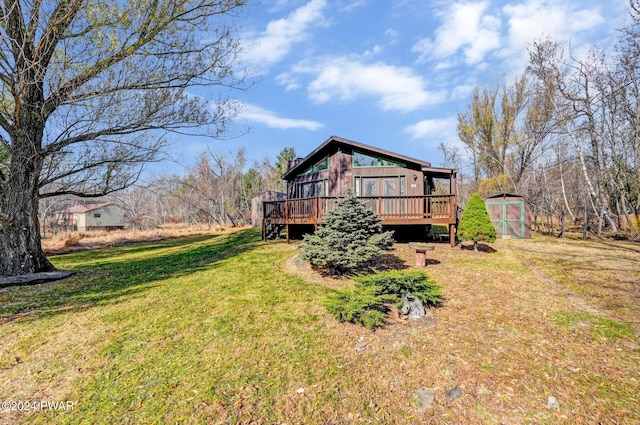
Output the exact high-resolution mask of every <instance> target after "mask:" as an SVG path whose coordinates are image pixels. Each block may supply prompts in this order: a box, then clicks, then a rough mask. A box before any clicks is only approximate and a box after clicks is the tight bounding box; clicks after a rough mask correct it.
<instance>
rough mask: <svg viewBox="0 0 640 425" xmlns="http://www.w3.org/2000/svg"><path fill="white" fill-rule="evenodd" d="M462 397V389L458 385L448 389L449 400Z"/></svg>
mask: <svg viewBox="0 0 640 425" xmlns="http://www.w3.org/2000/svg"><path fill="white" fill-rule="evenodd" d="M460 397H462V390H461V389H460V388H458V387H455V388H451V389H450V390H449V391H447V399H448V400H457V399H459V398H460Z"/></svg>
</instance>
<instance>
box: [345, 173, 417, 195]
mask: <svg viewBox="0 0 640 425" xmlns="http://www.w3.org/2000/svg"><path fill="white" fill-rule="evenodd" d="M406 179H407V177H406V176H356V177H354V187H355V191H356V195H357V196H404V195H406Z"/></svg>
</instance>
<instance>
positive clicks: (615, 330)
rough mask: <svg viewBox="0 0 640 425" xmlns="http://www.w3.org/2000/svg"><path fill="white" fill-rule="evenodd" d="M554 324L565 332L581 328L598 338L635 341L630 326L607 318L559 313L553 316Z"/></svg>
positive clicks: (574, 313)
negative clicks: (564, 329)
mask: <svg viewBox="0 0 640 425" xmlns="http://www.w3.org/2000/svg"><path fill="white" fill-rule="evenodd" d="M554 320H555V322H556V323H558V324H559V325H562V326H563V327H564V328H566V329H567V330H572V331H575V330H579V329H580V328H581V327H583V328H585V329H588V331H589V332H590V333H591V334H592V335H594V336H597V337H599V338H602V339H605V340H612V339H625V338H627V339H630V340H634V339H635V334H634V333H633V329H632V328H631V325H629V324H628V323H625V322H620V321H618V320H615V319H611V318H608V317H600V316H596V315H593V314H589V313H586V312H564V311H563V312H559V313H557V314H556V316H555V319H554Z"/></svg>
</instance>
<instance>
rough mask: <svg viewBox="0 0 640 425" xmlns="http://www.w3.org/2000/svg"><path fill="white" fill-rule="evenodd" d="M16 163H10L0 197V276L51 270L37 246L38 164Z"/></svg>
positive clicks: (38, 242) (38, 238)
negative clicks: (8, 174)
mask: <svg viewBox="0 0 640 425" xmlns="http://www.w3.org/2000/svg"><path fill="white" fill-rule="evenodd" d="M16 162H18V161H12V162H11V168H12V170H11V178H10V179H9V181H8V184H7V186H6V189H7V190H6V192H4V193H2V195H0V196H2V207H1V208H0V211H1V212H2V214H1V216H0V276H15V275H20V274H25V273H36V272H45V271H52V270H55V267H53V265H52V264H51V263H50V262H49V260H47V258H46V257H45V255H44V252H43V251H42V246H41V245H40V224H39V222H38V176H39V174H40V173H39V168H38V164H34V163H33V162H35V161H25V162H22V163H20V164H16V165H15V166H14V163H16ZM36 168H38V169H37V170H36ZM20 169H22V170H20Z"/></svg>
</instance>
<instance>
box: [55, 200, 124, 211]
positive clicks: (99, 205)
mask: <svg viewBox="0 0 640 425" xmlns="http://www.w3.org/2000/svg"><path fill="white" fill-rule="evenodd" d="M107 205H112V204H111V203H109V202H103V203H94V204H78V205H74V206H72V207H71V208H67V209H66V210H64V211H62V212H63V213H86V212H89V211H93V210H97V209H100V208H103V207H106V206H107Z"/></svg>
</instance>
